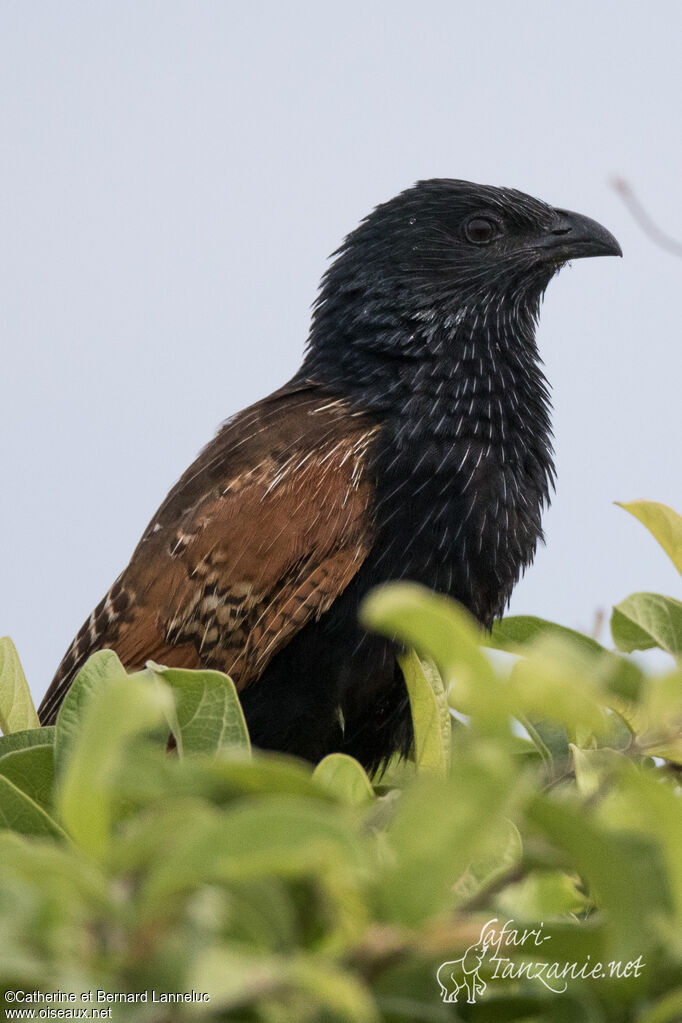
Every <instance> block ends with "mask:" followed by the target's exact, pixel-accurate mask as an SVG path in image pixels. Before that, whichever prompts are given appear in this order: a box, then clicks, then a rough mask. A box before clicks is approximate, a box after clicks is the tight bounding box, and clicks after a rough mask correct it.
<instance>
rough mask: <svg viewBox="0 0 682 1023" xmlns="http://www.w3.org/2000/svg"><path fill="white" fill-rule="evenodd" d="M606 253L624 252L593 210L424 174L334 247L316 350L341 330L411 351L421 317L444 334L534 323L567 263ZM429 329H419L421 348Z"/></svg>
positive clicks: (362, 341) (363, 341)
mask: <svg viewBox="0 0 682 1023" xmlns="http://www.w3.org/2000/svg"><path fill="white" fill-rule="evenodd" d="M607 255H614V256H619V255H622V253H621V249H620V246H619V245H618V242H617V241H616V239H615V238H614V237H613V235H611V234H610V233H609V232H608V231H607V230H606V229H605V228H604V227H602V226H601V225H600V224H598V223H597V222H596V221H594V220H591V219H590V218H589V217H585V216H582V215H581V214H578V213H572V212H570V211H568V210H563V209H555V208H554V207H552V206H549V205H548V204H547V203H544V202H542V201H540V200H539V199H534V198H533V197H532V196H529V195H525V194H524V193H523V192H518V191H516V190H515V189H511V188H495V187H492V186H489V185H477V184H473V183H471V182H468V181H458V180H450V179H440V178H436V179H432V180H429V181H420V182H418V183H417V184H416V185H415V186H414V187H413V188H410V189H407V191H405V192H402V193H401V194H400V195H398V196H396V197H395V198H393V199H391V200H389V201H388V202H386V203H383V204H382V205H380V206H377V208H376V209H375V210H373V212H372V213H370V214H369V216H368V217H366V218H365V220H363V221H362V223H361V224H360V225H359V227H357V228H356V230H355V231H353V232H352V233H351V234H350V235H348V237H347V238H346V240H345V242H344V243H343V245H342V246H341V248H340V249H339V250H338V252H337V253H335V257H336V258H335V261H334V263H333V264H332V265H331V267H330V268H329V270H328V272H327V274H326V275H325V277H324V280H323V283H322V289H321V292H320V297H319V299H318V302H317V305H316V310H315V317H314V322H313V332H312V335H311V347H314V346H315V344H316V343H321V344H324V343H325V340H326V339H325V335H326V334H327V333H328V332H329V330H330V329H333V333H334V335H335V339H334V341H335V345H338V344H339V343H341V344H343V345H345V344H347V343H350V344H351V345H354V344H359V345H360V346H361V347H363V348H365V349H372V350H373V351H374V352H381V351H382V350H384V351H385V352H386V354H392V355H395V354H396V346H398V347H399V349H400V351H401V352H402V353H404V354H405V355H409V354H410V352H409V350H408V349H409V345H408V343H407V340H406V338H407V337H409V336H410V330H409V328H410V327H411V325H414V324H417V325H419V324H420V323H421V324H422V325H424V327H425V328H426V329H427V332H429V333H430V334H431V336H435V335H440V336H441V338H442V335H443V333H444V332H445V333H447V332H448V331H450V332H451V331H452V330H453V328H455V327H456V326H457V324H459V323H462V322H463V321H464V320H466V319H468V320H469V321H472V320H473V319H474V318H476V320H477V322H481V321H482V320H483V319H484V318H485V319H489V320H490V321H492V320H494V319H495V318H497V320H498V322H499V320H500V317H502V318H503V319H505V320H507V321H509V320H510V318H512V317H520V318H521V319H522V320H524V321H529V322H530V321H533V320H535V318H536V317H537V313H538V310H539V306H540V301H541V299H542V295H543V293H544V290H545V288H546V287H547V284H548V283H549V281H550V280H551V278H552V276H553V275H554V274H555V273H556V272H557V270H559V269H560V268H561V266H562V265H563V264H565V263H566V262H567V261H568V260H572V259H579V258H582V257H586V256H607ZM401 326H402V327H406V328H408V331H407V334H404V332H403V331H402V330H400V329H399V328H400V327H401ZM423 336H424V330H422V331H421V332H420V331H418V334H417V336H416V337H415V336H414V335H413V341H415V342H417V343H416V344H415V346H414V347H415V349H416V347H417V346H418V341H419V339H420V338H421V340H422V341H423ZM414 354H416V352H414Z"/></svg>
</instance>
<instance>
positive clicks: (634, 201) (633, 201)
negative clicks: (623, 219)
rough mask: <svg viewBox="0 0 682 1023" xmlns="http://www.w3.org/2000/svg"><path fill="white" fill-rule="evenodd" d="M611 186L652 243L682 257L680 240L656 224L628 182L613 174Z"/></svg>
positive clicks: (681, 242)
mask: <svg viewBox="0 0 682 1023" xmlns="http://www.w3.org/2000/svg"><path fill="white" fill-rule="evenodd" d="M611 187H612V188H613V189H614V191H615V192H617V193H618V195H619V196H620V197H621V199H622V200H623V202H624V203H625V205H626V206H627V208H628V209H629V210H630V213H631V214H632V216H633V217H634V219H635V220H636V221H637V223H638V224H639V226H640V227H641V228H642V230H643V231H644V233H645V234H646V235H648V236H649V238H650V239H651V241H652V242H653V243H654V245H658V247H659V248H661V249H665V250H666V252H671V253H672V254H673V256H677V257H678V258H679V259H682V241H679V240H678V239H677V238H672V237H671V236H670V235H669V234H666V233H665V231H663V230H662V229H661V228H660V227H659V226H658V224H657V223H656V221H655V220H654V219H653V218H652V217H651V216H650V215H649V213H648V212H647V211H646V210H645V208H644V206H643V205H642V203H641V202H640V201H639V199H638V198H637V196H636V195H635V192H634V189H633V188H632V186H631V185H630V183H629V182H628V181H626V180H625V178H620V177H616V176H614V177H612V178H611Z"/></svg>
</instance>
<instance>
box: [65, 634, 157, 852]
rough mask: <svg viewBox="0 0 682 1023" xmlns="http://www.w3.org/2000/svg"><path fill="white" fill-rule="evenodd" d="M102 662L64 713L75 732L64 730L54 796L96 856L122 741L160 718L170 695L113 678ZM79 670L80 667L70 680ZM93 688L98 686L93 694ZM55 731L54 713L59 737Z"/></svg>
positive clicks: (108, 820)
mask: <svg viewBox="0 0 682 1023" xmlns="http://www.w3.org/2000/svg"><path fill="white" fill-rule="evenodd" d="M103 652H104V651H103ZM95 656H97V655H95ZM91 661H92V658H91ZM88 663H90V662H88ZM101 663H102V662H101V661H100V664H101ZM109 664H111V662H109ZM103 667H104V669H105V670H104V671H103V672H98V673H97V674H98V677H97V679H96V682H95V684H93V681H92V677H91V676H86V682H85V683H84V689H85V691H86V693H87V695H88V697H89V698H86V697H85V696H84V695H81V696H80V697H79V696H78V694H77V696H76V700H77V701H78V702H77V703H76V704H75V706H76V707H77V713H70V714H69V716H68V718H67V722H68V726H69V728H75V727H76V723H77V726H78V727H79V732H78V734H77V735H75V736H74V735H73V734H72V732H67V733H66V735H67V737H68V741H69V746H70V747H71V748H70V749H69V757H68V759H67V760H66V764H65V767H64V772H63V775H62V780H61V784H60V787H59V790H58V800H57V805H58V807H59V810H60V814H61V819H62V820H63V822H64V824H65V825H66V827H67V829H68V831H69V833H70V834H71V836H72V837H73V838H74V840H75V841H76V842H77V844H78V845H79V846H80V847H81V848H82V849H83V850H84V851H85V852H87V853H88V854H90V855H92V856H96V857H101V856H103V855H105V854H106V852H107V851H108V848H109V840H110V834H111V827H112V823H113V820H112V818H113V795H114V794H113V792H112V781H113V778H114V777H115V772H116V767H117V766H118V763H119V762H120V760H121V759H122V757H123V756H124V752H125V747H126V744H127V743H128V742H129V741H130V740H131V739H132V738H133V737H134V736H137V735H140V734H141V733H143V732H146V731H149V730H150V729H151V728H153V727H154V726H158V725H159V724H161V722H163V720H164V715H165V713H166V712H167V710H168V704H169V703H170V701H171V699H172V697H171V694H170V692H169V691H168V690H167V689H165V688H162V687H161V686H156V687H154V686H152V685H151V683H150V682H149V681H146V680H143V679H141V678H140V677H139V676H138V677H136V676H134V675H131V676H130V677H128V676H127V675H125V674H124V675H123V677H122V678H120V677H116V676H115V675H114V677H113V678H112V677H111V673H109V672H110V669H109V670H108V666H107V665H104V666H103ZM86 668H87V665H86ZM114 669H115V666H114ZM83 671H85V669H83ZM93 674H94V672H93ZM82 675H83V672H81V674H80V675H79V676H78V678H77V679H76V682H75V683H74V685H77V684H78V681H79V679H80V678H81V676H82ZM92 688H96V690H97V695H96V698H95V697H94V695H93V693H92ZM60 715H61V712H60ZM62 727H65V725H63V726H62ZM59 736H60V720H59V717H58V718H57V738H58V739H59ZM55 752H56V751H55ZM62 755H63V756H64V755H65V750H64V748H63V747H62Z"/></svg>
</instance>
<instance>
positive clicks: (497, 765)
mask: <svg viewBox="0 0 682 1023" xmlns="http://www.w3.org/2000/svg"><path fill="white" fill-rule="evenodd" d="M522 791H523V790H522V788H520V787H519V769H518V768H516V769H515V767H514V762H513V761H511V760H510V759H509V758H507V757H506V756H502V755H501V754H500V751H499V747H497V746H496V744H493V743H492V742H490V741H488V740H485V741H481V742H480V743H479V744H478V745H477V747H476V748H475V750H473V751H471V750H469V751H468V754H467V755H466V756H455V757H453V765H452V773H451V774H450V775H449V776H448V777H447V778H439V777H437V776H435V775H426V774H422V775H420V776H418V777H417V779H416V780H415V782H414V783H413V784H412V785H410V787H409V788H408V789H406V791H405V792H404V793H403V794H402V798H401V800H400V802H399V804H398V808H397V812H396V814H395V816H394V819H393V820H392V821H391V823H390V826H389V829H388V833H387V841H388V844H389V848H390V850H391V851H392V857H391V860H390V862H389V863H387V865H386V868H385V871H384V873H383V875H382V878H381V882H380V889H381V893H382V899H383V903H384V906H385V909H386V912H387V914H388V919H389V920H391V921H394V922H397V923H401V924H406V925H407V926H415V925H417V924H419V923H421V922H422V921H425V920H428V919H429V917H431V916H433V915H434V914H437V913H444V912H447V910H448V909H449V908H451V907H452V904H453V902H454V898H455V894H454V892H453V885H454V883H455V881H457V879H458V878H460V877H461V876H462V874H463V873H464V871H465V870H466V869H467V868H468V867H469V865H470V864H471V863H472V861H474V860H478V859H481V860H483V859H485V858H486V857H493V856H495V855H497V856H499V855H500V818H502V817H509V818H511V819H513V807H514V803H515V801H516V800H517V799H518V798H521V795H522Z"/></svg>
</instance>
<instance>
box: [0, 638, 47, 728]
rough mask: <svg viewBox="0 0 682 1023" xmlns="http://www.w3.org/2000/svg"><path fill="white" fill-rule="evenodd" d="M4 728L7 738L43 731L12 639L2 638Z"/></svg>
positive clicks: (0, 719) (0, 715) (0, 709)
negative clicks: (32, 731) (24, 730)
mask: <svg viewBox="0 0 682 1023" xmlns="http://www.w3.org/2000/svg"><path fill="white" fill-rule="evenodd" d="M0 728H1V729H2V731H3V732H4V734H5V735H8V734H9V733H11V732H18V731H21V730H23V729H26V728H40V721H39V720H38V715H37V714H36V709H35V707H34V706H33V700H32V699H31V693H30V690H29V688H28V683H27V681H26V676H25V675H24V672H23V669H22V667H21V661H20V660H19V655H18V653H17V651H16V647H15V646H14V643H13V642H12V640H11V639H10V638H9V636H3V637H2V639H0Z"/></svg>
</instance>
